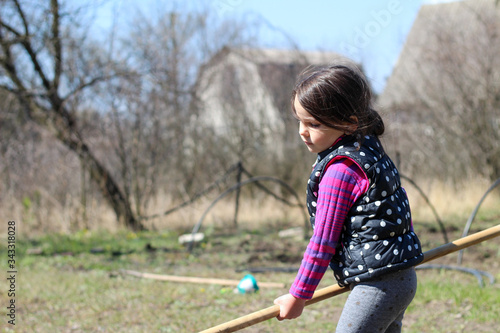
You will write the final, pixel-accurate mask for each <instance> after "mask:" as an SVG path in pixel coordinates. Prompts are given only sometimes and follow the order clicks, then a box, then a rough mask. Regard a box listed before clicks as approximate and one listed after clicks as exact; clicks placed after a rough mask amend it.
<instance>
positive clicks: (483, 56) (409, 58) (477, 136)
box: [384, 0, 500, 180]
mask: <svg viewBox="0 0 500 333" xmlns="http://www.w3.org/2000/svg"><path fill="white" fill-rule="evenodd" d="M499 53H500V9H499V8H498V7H496V6H495V5H494V2H493V1H492V0H480V1H463V2H456V3H450V4H443V5H435V6H425V7H424V8H423V9H422V10H421V12H420V14H419V17H418V18H417V20H416V22H415V25H414V28H413V30H412V32H411V33H410V35H409V37H408V40H407V44H406V46H405V49H404V50H403V53H402V55H401V57H400V61H399V63H400V64H399V66H398V67H397V68H396V70H395V72H394V74H393V76H394V77H392V78H391V79H390V80H389V83H388V87H387V89H386V92H387V95H391V94H392V95H393V96H392V103H391V109H392V110H393V111H394V112H393V115H394V116H395V117H396V118H397V119H399V122H398V124H400V125H401V124H403V126H405V128H406V129H412V130H410V131H406V130H405V131H403V132H404V134H403V133H401V134H402V135H401V138H402V139H401V140H404V137H409V139H410V145H409V146H406V148H404V147H403V149H401V152H402V154H405V156H404V159H405V160H407V161H413V163H414V164H413V165H414V169H416V170H418V169H420V171H421V170H423V169H424V168H422V165H426V166H428V168H427V169H428V170H432V172H433V173H436V172H437V173H439V170H442V174H443V175H455V176H460V175H461V176H462V177H463V176H465V175H471V176H473V175H482V176H485V177H488V178H490V179H493V180H494V179H497V178H499V177H500V81H499V78H500V70H499V69H500V58H499V57H498V54H499ZM391 81H392V82H391ZM389 90H390V91H389ZM386 92H384V94H386ZM395 95H398V96H396V97H394V96H395ZM396 130H397V129H396ZM400 144H402V145H403V143H400Z"/></svg>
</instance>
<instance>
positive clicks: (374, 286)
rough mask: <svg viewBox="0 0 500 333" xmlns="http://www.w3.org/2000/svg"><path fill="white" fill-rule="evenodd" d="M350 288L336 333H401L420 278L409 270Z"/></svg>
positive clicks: (413, 270)
mask: <svg viewBox="0 0 500 333" xmlns="http://www.w3.org/2000/svg"><path fill="white" fill-rule="evenodd" d="M350 288H351V293H350V294H349V297H348V298H347V301H346V303H345V305H344V309H343V310H342V314H341V315H340V319H339V322H338V324H337V330H336V332H337V333H354V332H357V333H363V332H367V333H368V332H370V333H373V332H385V333H396V332H398V333H399V332H401V327H402V320H403V315H404V312H405V310H406V308H407V307H408V305H409V304H410V303H411V301H412V300H413V297H414V296H415V292H416V291H417V275H416V273H415V269H414V268H410V269H405V270H402V271H399V272H395V273H390V274H387V275H384V276H382V277H379V278H376V279H374V280H373V281H368V282H361V283H357V284H354V285H351V287H350Z"/></svg>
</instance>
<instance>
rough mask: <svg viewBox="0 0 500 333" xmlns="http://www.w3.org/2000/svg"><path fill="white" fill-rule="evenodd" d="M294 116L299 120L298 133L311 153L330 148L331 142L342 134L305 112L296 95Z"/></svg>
mask: <svg viewBox="0 0 500 333" xmlns="http://www.w3.org/2000/svg"><path fill="white" fill-rule="evenodd" d="M293 105H294V107H295V112H296V117H297V120H298V121H299V134H300V137H301V138H302V141H304V143H305V144H306V146H307V148H308V149H309V151H310V152H311V153H321V152H322V151H325V150H327V149H328V148H330V147H331V146H332V145H333V143H334V142H335V141H336V140H337V139H338V138H339V137H340V136H341V135H343V134H344V132H343V131H340V130H338V129H335V128H331V127H328V126H326V125H324V124H322V123H320V122H319V121H317V120H316V119H314V117H313V116H311V114H310V113H309V112H307V111H306V110H305V109H304V108H303V107H302V105H300V103H299V101H298V99H297V97H295V100H294V102H293Z"/></svg>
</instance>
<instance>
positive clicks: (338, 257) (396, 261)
mask: <svg viewBox="0 0 500 333" xmlns="http://www.w3.org/2000/svg"><path fill="white" fill-rule="evenodd" d="M343 143H344V142H343ZM339 155H343V156H347V157H349V158H351V159H353V160H354V161H356V162H357V164H358V165H359V166H361V167H362V168H363V170H364V171H365V173H366V175H367V176H368V178H369V180H370V188H369V189H368V191H367V193H366V194H365V195H364V196H363V197H362V198H361V200H360V201H358V203H357V204H356V206H355V207H353V209H352V210H351V213H350V214H351V216H350V217H349V219H348V222H346V223H345V224H344V226H343V233H342V234H341V240H340V242H341V244H342V247H343V249H342V250H341V251H338V253H336V254H335V256H334V258H333V260H332V268H333V269H334V272H335V277H336V278H337V281H338V282H339V284H341V285H342V284H349V283H353V282H359V281H363V280H365V279H367V278H369V277H370V276H376V275H377V274H379V273H378V272H380V271H384V270H386V269H394V270H396V269H400V268H401V267H408V266H410V265H415V263H417V262H419V261H420V260H421V259H422V255H421V249H420V243H419V241H418V238H417V237H416V235H415V234H414V233H410V232H408V231H409V230H410V222H411V213H410V209H409V208H410V207H409V202H408V199H407V197H406V193H405V192H404V189H402V187H401V183H400V180H399V176H398V172H397V169H396V167H395V166H394V164H393V162H392V161H391V160H390V159H389V158H388V156H387V155H385V153H384V152H383V149H382V147H381V145H380V144H379V142H378V140H377V139H375V138H373V137H369V136H368V137H366V138H365V143H363V145H361V146H359V145H357V144H356V142H348V141H346V142H345V143H344V144H343V145H340V146H339V147H333V148H330V149H329V150H327V151H326V152H323V153H321V154H319V156H318V160H317V161H316V163H315V165H314V171H313V172H312V173H311V177H310V178H309V180H308V191H307V198H308V210H309V215H310V217H311V224H312V225H313V226H314V217H315V211H316V207H317V196H318V194H317V189H318V185H319V182H320V180H321V175H322V172H323V170H324V167H325V166H326V165H327V164H328V162H329V161H331V159H332V158H335V157H336V156H339Z"/></svg>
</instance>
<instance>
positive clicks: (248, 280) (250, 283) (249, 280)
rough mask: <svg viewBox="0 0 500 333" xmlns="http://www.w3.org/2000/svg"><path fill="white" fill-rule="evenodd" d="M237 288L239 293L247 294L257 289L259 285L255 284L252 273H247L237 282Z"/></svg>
mask: <svg viewBox="0 0 500 333" xmlns="http://www.w3.org/2000/svg"><path fill="white" fill-rule="evenodd" d="M237 289H238V292H239V293H241V294H249V293H254V292H256V291H257V290H259V286H258V285H257V280H256V279H255V278H254V277H253V275H252V274H247V275H245V277H244V278H243V279H241V281H240V283H238V287H237Z"/></svg>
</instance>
